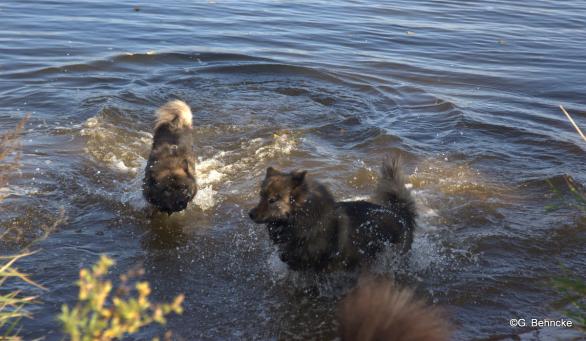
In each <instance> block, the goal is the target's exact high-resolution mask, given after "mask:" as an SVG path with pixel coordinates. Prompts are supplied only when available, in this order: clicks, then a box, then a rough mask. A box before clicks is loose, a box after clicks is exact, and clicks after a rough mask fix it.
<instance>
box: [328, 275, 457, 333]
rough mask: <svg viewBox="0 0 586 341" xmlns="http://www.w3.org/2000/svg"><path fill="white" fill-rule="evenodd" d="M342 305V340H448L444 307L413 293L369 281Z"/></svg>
mask: <svg viewBox="0 0 586 341" xmlns="http://www.w3.org/2000/svg"><path fill="white" fill-rule="evenodd" d="M362 282H363V283H361V284H359V285H358V287H357V288H355V289H353V290H352V292H351V293H350V294H349V295H347V296H346V297H345V298H344V299H343V300H342V302H341V303H340V304H339V306H338V314H337V316H338V322H339V327H338V334H339V336H340V338H341V339H342V341H354V340H356V341H358V340H361V341H363V340H364V341H374V340H393V341H447V340H449V338H450V329H451V328H450V326H449V323H448V321H447V319H446V318H444V314H443V312H442V310H441V309H440V308H436V307H433V306H429V305H427V304H426V303H425V302H424V301H422V300H419V299H417V298H416V297H415V294H414V293H413V291H412V290H409V289H407V288H399V287H397V286H395V285H394V284H393V283H392V282H391V281H388V280H381V279H373V278H368V279H367V280H366V281H362Z"/></svg>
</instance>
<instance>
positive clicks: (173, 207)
mask: <svg viewBox="0 0 586 341" xmlns="http://www.w3.org/2000/svg"><path fill="white" fill-rule="evenodd" d="M156 117H157V119H156V122H155V129H154V134H153V145H152V149H151V153H150V156H149V159H148V162H147V166H146V169H145V176H144V180H143V194H144V197H145V199H146V200H147V201H148V202H149V203H150V204H151V205H153V206H155V207H156V208H157V209H158V210H159V211H161V212H165V213H167V214H171V213H173V212H179V211H182V210H184V209H185V208H186V207H187V205H188V204H189V202H190V201H191V200H193V198H194V197H195V194H196V193H197V183H196V176H195V162H196V155H195V151H194V149H193V135H192V132H193V129H192V114H191V109H190V108H189V106H188V105H187V104H186V103H185V102H183V101H180V100H173V101H169V102H167V103H166V104H165V105H163V106H162V107H160V108H159V109H158V110H157V113H156Z"/></svg>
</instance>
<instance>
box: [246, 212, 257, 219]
mask: <svg viewBox="0 0 586 341" xmlns="http://www.w3.org/2000/svg"><path fill="white" fill-rule="evenodd" d="M248 216H249V217H250V219H252V220H254V218H255V216H256V214H255V212H254V210H250V211H249V212H248Z"/></svg>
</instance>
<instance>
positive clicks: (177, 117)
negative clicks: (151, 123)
mask: <svg viewBox="0 0 586 341" xmlns="http://www.w3.org/2000/svg"><path fill="white" fill-rule="evenodd" d="M156 116H157V120H156V122H155V129H157V128H158V127H159V126H160V125H162V124H169V125H171V126H173V127H175V128H191V121H192V115H191V109H190V108H189V106H188V105H187V103H185V102H183V101H180V100H178V99H176V100H173V101H169V102H167V103H165V104H164V105H163V106H162V107H160V108H159V109H158V110H157V112H156Z"/></svg>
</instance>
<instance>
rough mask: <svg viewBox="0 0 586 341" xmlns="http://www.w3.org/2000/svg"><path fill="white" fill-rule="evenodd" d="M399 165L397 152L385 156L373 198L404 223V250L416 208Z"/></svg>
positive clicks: (399, 157) (408, 247)
mask: <svg viewBox="0 0 586 341" xmlns="http://www.w3.org/2000/svg"><path fill="white" fill-rule="evenodd" d="M401 167H402V162H401V155H400V154H399V153H398V152H394V153H392V154H390V155H388V156H387V157H386V158H385V160H384V161H383V166H382V168H381V178H380V180H379V183H378V186H377V189H376V196H375V199H376V201H377V202H378V203H379V204H381V205H383V206H385V207H389V208H391V209H392V210H393V212H395V213H396V214H397V215H398V217H399V218H400V219H401V220H402V222H403V223H404V224H405V227H406V230H405V233H403V235H402V237H401V238H402V240H401V241H400V244H401V245H402V246H401V248H402V250H403V251H404V252H405V251H408V250H409V249H410V248H411V242H412V241H413V230H414V229H415V219H416V218H417V210H416V207H415V201H414V200H413V197H412V196H411V191H410V190H409V189H407V188H406V187H405V183H406V181H405V175H403V171H402V170H401Z"/></svg>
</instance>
